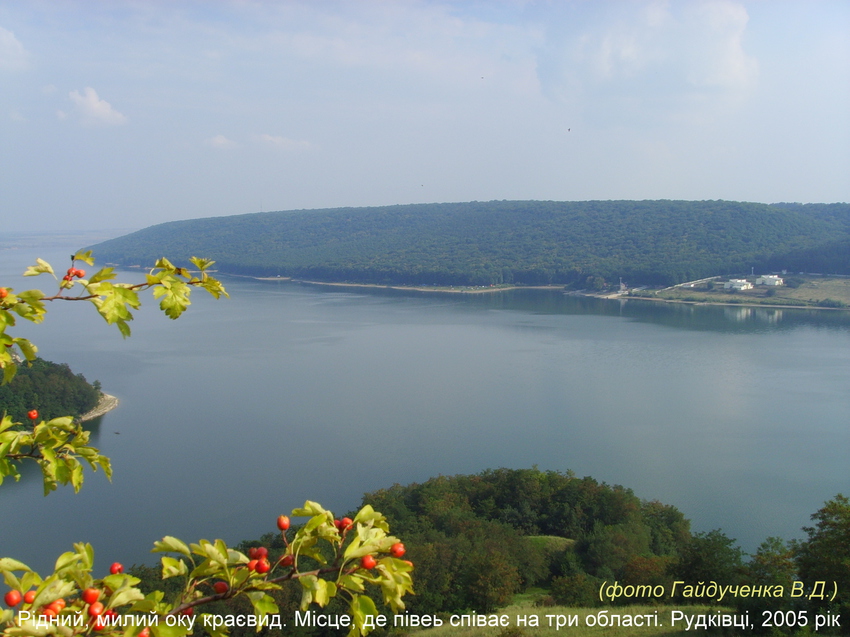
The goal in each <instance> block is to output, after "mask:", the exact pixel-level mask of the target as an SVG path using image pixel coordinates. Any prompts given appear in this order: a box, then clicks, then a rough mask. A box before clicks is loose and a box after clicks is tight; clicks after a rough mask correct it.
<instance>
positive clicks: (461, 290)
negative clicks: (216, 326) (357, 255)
mask: <svg viewBox="0 0 850 637" xmlns="http://www.w3.org/2000/svg"><path fill="white" fill-rule="evenodd" d="M227 276H237V277H240V278H246V279H254V280H255V281H289V282H290V283H301V284H305V285H322V286H329V287H345V288H367V289H369V288H371V289H376V290H399V291H402V292H428V293H432V294H435V293H436V294H488V293H494V292H507V291H509V290H551V291H562V292H564V294H570V295H573V296H583V297H586V298H590V299H603V300H608V301H617V300H623V299H625V300H632V301H652V302H656V303H679V304H684V305H717V306H721V307H758V308H776V309H785V310H837V311H845V312H846V311H848V309H850V308H846V307H823V306H819V305H784V304H778V303H724V302H721V301H685V300H682V299H663V298H658V297H654V296H629V295H628V294H621V293H614V294H610V293H608V294H606V293H602V294H592V293H588V292H582V291H580V290H575V291H571V290H565V289H564V286H563V285H560V284H559V285H512V284H506V285H501V286H500V287H495V286H494V287H490V286H486V287H485V286H459V287H457V288H452V287H430V286H428V287H425V286H415V285H392V284H388V285H381V284H378V283H338V282H336V283H333V282H329V281H307V280H304V279H293V278H292V277H282V276H281V277H257V276H250V275H244V274H243V275H239V274H229V275H227ZM710 278H713V277H710ZM673 287H678V286H673Z"/></svg>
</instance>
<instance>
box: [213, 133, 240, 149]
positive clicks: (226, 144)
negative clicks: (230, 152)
mask: <svg viewBox="0 0 850 637" xmlns="http://www.w3.org/2000/svg"><path fill="white" fill-rule="evenodd" d="M207 144H209V145H210V146H212V147H213V148H235V147H236V146H238V144H237V143H236V142H234V141H233V140H232V139H227V137H225V136H224V135H216V136H215V137H210V138H209V139H208V140H207Z"/></svg>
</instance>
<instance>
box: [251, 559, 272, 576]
mask: <svg viewBox="0 0 850 637" xmlns="http://www.w3.org/2000/svg"><path fill="white" fill-rule="evenodd" d="M271 567H272V565H271V563H269V561H268V560H267V559H266V558H262V559H259V560H257V567H256V569H255V570H256V571H257V572H258V573H260V574H261V575H262V574H263V573H268V572H269V571H270V570H271Z"/></svg>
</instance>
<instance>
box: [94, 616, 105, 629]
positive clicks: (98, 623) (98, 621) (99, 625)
mask: <svg viewBox="0 0 850 637" xmlns="http://www.w3.org/2000/svg"><path fill="white" fill-rule="evenodd" d="M104 628H106V619H105V618H104V617H103V616H102V615H101V616H98V617H96V618H95V620H94V629H95V630H98V631H100V630H103V629H104Z"/></svg>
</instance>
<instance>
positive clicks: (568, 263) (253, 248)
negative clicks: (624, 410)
mask: <svg viewBox="0 0 850 637" xmlns="http://www.w3.org/2000/svg"><path fill="white" fill-rule="evenodd" d="M93 249H94V250H95V255H96V256H97V257H98V259H99V260H100V261H101V262H103V261H107V262H113V263H118V264H121V265H147V264H151V263H153V261H154V260H155V259H156V258H158V257H160V256H163V255H168V256H169V258H171V259H173V260H176V261H178V262H186V261H187V259H188V258H189V257H190V256H193V255H197V256H204V257H208V258H212V259H214V260H215V261H216V262H217V267H218V268H219V270H220V271H221V272H226V273H232V274H245V275H253V276H277V275H280V276H292V277H297V278H303V279H313V280H320V281H351V282H360V283H378V284H390V283H393V284H418V285H422V284H425V285H428V284H438V285H469V284H472V285H487V284H490V283H523V284H529V285H533V284H547V283H583V282H584V281H585V280H586V279H587V277H589V276H600V277H604V278H605V279H608V280H613V281H616V280H617V277H622V278H623V279H624V280H626V281H627V282H629V283H630V284H639V283H650V284H652V283H655V284H672V283H678V282H681V281H686V280H691V279H696V278H700V277H702V276H708V275H712V274H722V273H735V272H743V271H746V272H749V270H750V268H756V270H763V269H766V268H770V269H774V270H775V269H780V268H788V269H793V270H810V271H811V270H812V269H813V268H816V269H817V271H829V272H836V273H850V260H848V256H847V255H848V254H850V205H848V204H806V205H802V204H776V205H767V204H759V203H742V202H730V201H690V202H689V201H668V200H662V201H584V202H553V201H490V202H469V203H450V204H414V205H404V206H385V207H374V208H335V209H326V210H300V211H284V212H266V213H255V214H245V215H238V216H230V217H214V218H207V219H193V220H187V221H174V222H170V223H164V224H160V225H156V226H152V227H150V228H146V229H144V230H140V231H138V232H135V233H132V234H129V235H126V236H124V237H119V238H117V239H112V240H110V241H105V242H103V243H100V244H98V245H96V246H93ZM810 266H811V267H810Z"/></svg>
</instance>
